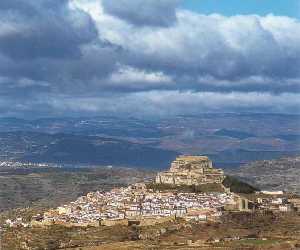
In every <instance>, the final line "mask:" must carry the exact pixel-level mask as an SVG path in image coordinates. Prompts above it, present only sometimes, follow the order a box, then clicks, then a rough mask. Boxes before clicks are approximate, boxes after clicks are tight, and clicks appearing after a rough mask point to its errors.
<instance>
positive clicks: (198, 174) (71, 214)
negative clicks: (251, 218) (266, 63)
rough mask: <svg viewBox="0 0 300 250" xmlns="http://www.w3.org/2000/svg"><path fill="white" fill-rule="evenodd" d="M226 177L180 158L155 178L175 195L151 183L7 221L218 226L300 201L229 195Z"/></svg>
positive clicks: (196, 159) (198, 160)
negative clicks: (237, 214)
mask: <svg viewBox="0 0 300 250" xmlns="http://www.w3.org/2000/svg"><path fill="white" fill-rule="evenodd" d="M224 179H225V175H224V173H223V171H222V170H218V169H214V168H213V166H212V162H211V161H210V160H209V159H208V158H207V157H204V156H180V157H178V158H177V159H176V160H175V161H174V162H173V163H172V164H171V168H170V171H167V172H161V173H158V174H157V177H156V180H155V185H158V186H159V185H166V186H168V185H175V186H176V187H178V189H175V190H168V189H166V190H154V189H153V188H151V187H152V186H151V185H150V186H149V185H148V183H136V184H132V185H129V186H128V187H121V188H114V189H112V190H111V191H109V192H102V191H97V192H90V193H88V194H87V195H86V196H82V197H79V198H78V199H77V200H76V201H74V202H70V203H69V204H66V205H63V206H60V207H58V208H56V209H51V210H49V211H47V212H45V213H44V214H38V215H36V216H34V217H33V218H32V220H31V222H30V223H25V222H24V221H23V219H22V218H17V219H16V220H7V221H6V224H7V225H8V226H10V227H15V226H25V227H28V226H49V225H54V224H59V225H65V226H81V227H82V226H113V225H131V224H137V225H153V224H157V223H161V222H166V221H171V220H175V219H176V218H182V219H184V220H186V221H191V220H192V221H198V222H199V221H200V222H205V221H219V220H220V218H221V216H222V215H223V214H226V213H227V212H228V211H244V212H253V211H255V210H261V211H274V212H291V211H295V210H296V209H297V208H299V204H300V202H299V201H300V199H298V198H297V197H294V196H291V195H287V194H284V193H283V192H267V191H261V192H257V193H256V194H254V195H252V196H253V197H254V198H253V197H252V199H251V198H250V197H247V196H243V195H241V194H236V193H233V192H231V190H230V188H226V187H225V186H223V185H222V181H223V180H224ZM206 184H216V185H219V186H220V187H221V189H222V191H218V192H216V191H211V192H183V191H180V186H182V185H186V186H191V185H206Z"/></svg>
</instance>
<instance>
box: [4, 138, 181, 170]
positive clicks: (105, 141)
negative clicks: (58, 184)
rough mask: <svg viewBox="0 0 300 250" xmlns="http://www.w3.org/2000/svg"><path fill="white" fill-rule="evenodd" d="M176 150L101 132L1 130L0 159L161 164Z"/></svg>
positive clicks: (153, 165) (119, 164)
mask: <svg viewBox="0 0 300 250" xmlns="http://www.w3.org/2000/svg"><path fill="white" fill-rule="evenodd" d="M178 154H179V153H177V152H175V151H171V150H167V149H161V148H155V147H151V146H147V145H144V144H141V143H135V142H130V141H126V140H122V139H114V138H107V137H100V136H84V135H70V134H44V133H36V132H5V133H0V158H1V160H15V161H23V162H24V161H25V162H34V163H57V164H77V165H102V166H106V165H113V166H122V167H128V166H129V167H143V168H153V169H155V168H156V169H157V168H162V167H164V166H167V165H168V164H169V162H170V161H171V160H172V159H174V158H175V157H176V155H178Z"/></svg>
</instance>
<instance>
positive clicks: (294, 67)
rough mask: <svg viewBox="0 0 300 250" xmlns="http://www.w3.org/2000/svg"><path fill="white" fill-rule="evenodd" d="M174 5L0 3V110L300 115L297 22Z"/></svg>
mask: <svg viewBox="0 0 300 250" xmlns="http://www.w3.org/2000/svg"><path fill="white" fill-rule="evenodd" d="M177 4H178V1H173V0H170V1H169V0H166V1H158V0H153V1H150V0H149V1H137V0H122V1H121V0H120V1H112V0H110V1H106V0H102V1H100V0H89V1H85V0H40V1H36V0H27V1H21V0H2V1H0V112H1V113H2V115H5V114H7V115H14V114H22V115H34V116H39V115H41V116H46V115H63V114H64V112H67V113H70V114H78V115H80V113H85V114H88V113H91V114H94V113H99V112H104V113H105V112H106V113H108V114H109V113H113V114H131V113H132V114H135V115H138V114H140V113H145V114H149V115H152V114H162V115H166V114H167V113H171V114H180V113H189V114H196V113H197V112H203V111H217V112H222V110H224V111H226V112H229V111H260V110H262V109H264V110H266V111H270V112H298V111H299V110H298V109H297V106H298V105H299V101H298V99H299V98H298V97H299V93H300V57H299V54H300V22H299V20H296V19H291V18H288V17H276V16H273V15H268V16H265V17H261V16H233V17H225V16H221V15H210V16H206V15H200V14H197V13H193V12H190V11H185V10H182V9H176V7H177ZM116 17H118V18H116ZM287 99H288V100H287Z"/></svg>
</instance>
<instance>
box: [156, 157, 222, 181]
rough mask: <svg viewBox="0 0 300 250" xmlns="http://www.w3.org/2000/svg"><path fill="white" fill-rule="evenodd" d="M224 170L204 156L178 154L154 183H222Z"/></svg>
mask: <svg viewBox="0 0 300 250" xmlns="http://www.w3.org/2000/svg"><path fill="white" fill-rule="evenodd" d="M224 178H225V176H224V172H223V170H220V169H215V168H213V166H212V162H211V161H210V160H209V159H208V157H206V156H180V157H178V158H177V159H176V160H175V161H173V162H172V163H171V168H170V170H169V171H166V172H160V173H158V174H157V176H156V180H155V181H156V183H158V184H171V185H201V184H208V183H222V182H223V180H224Z"/></svg>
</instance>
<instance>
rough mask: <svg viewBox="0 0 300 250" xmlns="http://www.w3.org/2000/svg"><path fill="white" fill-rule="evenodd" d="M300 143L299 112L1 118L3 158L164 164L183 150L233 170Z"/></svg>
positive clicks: (292, 150)
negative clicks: (154, 117) (138, 117)
mask: <svg viewBox="0 0 300 250" xmlns="http://www.w3.org/2000/svg"><path fill="white" fill-rule="evenodd" d="M299 140H300V116H297V115H282V114H203V115H199V116H195V117H194V116H177V117H169V118H164V119H159V120H158V119H152V120H150V119H147V120H145V119H137V118H130V117H129V118H120V117H119V118H117V117H107V116H105V117H103V116H98V117H90V118H84V117H83V118H44V119H37V120H23V119H16V118H0V160H1V159H2V160H5V159H12V160H23V161H34V162H40V161H42V162H48V163H56V164H66V163H67V164H73V165H74V164H79V165H80V164H95V165H116V166H128V167H132V166H134V167H142V168H160V169H162V168H166V167H167V166H168V162H170V161H171V160H173V158H175V157H176V156H177V155H179V154H192V155H199V154H202V155H208V156H209V157H210V158H211V159H212V160H213V161H214V163H215V165H216V166H217V167H222V168H233V167H238V166H240V165H241V164H245V163H248V162H251V161H256V160H270V159H275V158H280V157H282V156H294V155H297V154H299V153H300V141H299ZM116 155H118V157H115V156H116Z"/></svg>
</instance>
